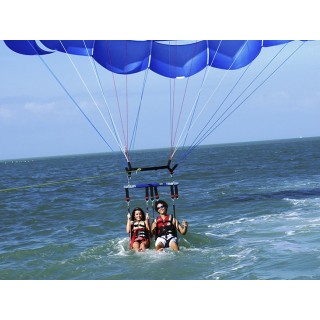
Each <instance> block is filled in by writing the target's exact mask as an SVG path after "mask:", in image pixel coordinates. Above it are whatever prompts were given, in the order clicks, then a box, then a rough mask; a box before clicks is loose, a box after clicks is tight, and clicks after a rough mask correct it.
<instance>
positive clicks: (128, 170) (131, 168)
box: [125, 160, 178, 176]
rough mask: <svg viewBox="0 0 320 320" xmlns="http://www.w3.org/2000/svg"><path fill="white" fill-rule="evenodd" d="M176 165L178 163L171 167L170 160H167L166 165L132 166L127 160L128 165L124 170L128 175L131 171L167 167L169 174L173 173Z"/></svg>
mask: <svg viewBox="0 0 320 320" xmlns="http://www.w3.org/2000/svg"><path fill="white" fill-rule="evenodd" d="M177 166H178V164H175V165H174V166H173V167H172V168H171V160H169V161H168V164H167V165H166V166H154V167H136V168H133V167H132V166H131V163H130V161H128V167H126V168H125V169H126V171H127V174H128V176H130V175H131V173H132V172H139V171H150V170H160V169H168V170H169V172H170V174H173V172H174V170H175V168H176V167H177Z"/></svg>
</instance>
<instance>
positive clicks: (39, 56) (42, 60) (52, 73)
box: [29, 42, 114, 151]
mask: <svg viewBox="0 0 320 320" xmlns="http://www.w3.org/2000/svg"><path fill="white" fill-rule="evenodd" d="M29 44H30V46H31V47H32V48H33V49H34V50H35V48H34V47H33V46H32V44H31V43H30V42H29ZM35 52H36V55H37V57H38V58H39V59H40V60H41V62H42V63H43V64H44V66H45V67H46V68H47V69H48V71H49V72H50V73H51V75H52V76H53V77H54V79H55V80H56V81H57V82H58V84H59V85H60V87H61V88H62V89H63V91H64V92H65V93H66V94H67V95H68V97H69V98H70V99H71V101H72V102H73V103H74V104H75V105H76V107H77V108H78V110H79V111H80V112H81V113H82V115H83V116H84V117H85V118H86V119H87V121H88V122H89V123H90V125H91V126H92V127H93V129H94V130H95V131H96V132H97V133H98V135H99V136H100V138H101V139H102V140H103V141H104V142H105V143H106V145H107V146H108V147H109V148H110V150H111V151H114V150H113V149H112V147H111V146H110V145H109V143H108V142H107V141H106V139H105V138H104V137H103V136H102V134H101V133H100V132H99V130H98V129H97V128H96V127H95V125H94V124H93V123H92V121H91V120H90V119H89V117H88V116H87V115H86V114H85V112H84V111H83V110H82V109H81V107H80V106H79V104H78V103H77V102H76V101H75V100H74V98H73V97H72V95H71V94H70V93H69V91H68V90H67V89H66V88H65V87H64V85H63V84H62V82H61V81H60V80H59V78H58V77H57V76H56V75H55V74H54V72H53V71H52V70H51V68H50V67H49V65H48V64H47V63H46V62H45V61H44V59H43V58H42V57H41V55H39V54H38V53H37V51H36V50H35Z"/></svg>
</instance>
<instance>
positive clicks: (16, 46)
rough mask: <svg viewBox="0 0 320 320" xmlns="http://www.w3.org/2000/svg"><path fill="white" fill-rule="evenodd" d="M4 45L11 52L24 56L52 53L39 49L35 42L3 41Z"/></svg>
mask: <svg viewBox="0 0 320 320" xmlns="http://www.w3.org/2000/svg"><path fill="white" fill-rule="evenodd" d="M4 43H5V44H6V45H7V47H8V48H10V49H11V50H12V51H14V52H17V53H20V54H25V55H38V54H40V55H43V54H49V53H52V51H45V50H43V49H41V48H40V47H39V46H38V44H37V43H36V41H35V40H4Z"/></svg>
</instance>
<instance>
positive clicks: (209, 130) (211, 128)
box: [179, 42, 305, 163]
mask: <svg viewBox="0 0 320 320" xmlns="http://www.w3.org/2000/svg"><path fill="white" fill-rule="evenodd" d="M304 44H305V42H303V43H302V44H301V45H300V46H299V47H298V48H296V49H295V50H294V51H293V52H292V53H291V54H290V55H289V56H288V57H287V58H286V59H285V60H284V61H283V62H282V63H281V64H280V65H279V66H278V67H277V68H275V69H274V70H273V71H272V72H271V73H270V74H269V75H268V76H267V77H266V78H265V79H264V80H263V81H262V82H261V83H260V84H259V85H258V86H257V87H256V88H255V89H254V90H253V91H252V92H251V93H250V94H249V95H248V96H247V97H246V98H245V99H244V100H242V101H241V102H240V103H239V104H238V105H237V106H236V107H235V108H234V109H233V110H232V111H230V113H229V114H227V116H226V117H225V118H223V119H222V121H220V122H219V123H218V124H217V125H216V126H214V125H215V124H216V123H217V122H218V121H219V120H220V119H221V117H222V116H223V115H224V114H225V113H226V112H227V111H228V110H229V109H230V108H231V106H232V105H233V104H234V102H235V101H236V100H238V98H239V97H238V98H237V99H236V100H234V101H233V103H232V104H231V105H230V106H229V108H228V109H227V110H226V111H225V112H224V113H223V115H222V116H221V117H220V118H219V119H218V120H217V121H216V122H215V123H214V124H213V125H212V126H211V127H210V128H209V129H208V130H207V131H206V133H205V134H204V135H203V136H202V137H201V139H199V140H198V141H197V142H196V143H194V144H192V145H191V146H190V147H189V148H188V150H187V151H186V152H185V154H184V155H182V156H181V157H180V159H179V163H181V162H182V161H183V160H185V158H186V157H187V156H188V155H189V154H190V153H191V151H192V150H194V149H195V148H196V146H198V145H199V144H200V143H201V142H203V141H204V140H205V139H206V138H207V137H208V136H209V135H210V134H212V132H213V131H214V130H216V129H217V128H218V127H219V126H220V125H221V124H222V123H223V122H224V121H225V120H226V119H227V118H229V117H230V116H231V115H232V114H233V113H234V112H235V111H236V110H237V109H238V108H239V107H240V106H241V105H242V104H243V103H244V102H245V101H246V100H247V99H248V98H249V97H250V96H252V94H253V93H254V92H256V91H257V90H258V89H259V88H260V87H261V86H262V85H263V84H264V83H265V82H266V81H267V80H268V79H270V77H271V76H273V75H274V74H275V72H276V71H278V70H279V68H281V67H282V66H283V65H284V64H285V62H287V61H288V60H289V59H290V58H291V57H292V56H293V55H294V54H295V53H296V52H297V51H298V50H299V49H300V48H301V47H302V46H303V45H304ZM286 45H287V44H286ZM286 45H285V46H284V47H283V48H281V50H280V51H279V52H278V53H277V54H276V56H278V55H279V53H280V52H281V51H282V50H283V49H284V48H285V47H286ZM276 56H275V57H276ZM275 57H274V58H273V59H272V60H271V61H270V62H269V63H268V64H267V66H269V65H270V63H271V62H272V61H273V60H274V59H275ZM267 66H266V67H267ZM266 67H265V68H264V69H263V70H262V71H264V70H265V69H266ZM259 75H261V72H260V73H259ZM259 75H258V76H259ZM258 76H257V77H258ZM257 77H256V78H257ZM256 78H255V79H256ZM251 84H252V82H251ZM251 84H250V85H251ZM247 88H248V87H247ZM247 88H246V89H247ZM246 89H245V90H246ZM245 90H244V91H245ZM241 95H242V93H241Z"/></svg>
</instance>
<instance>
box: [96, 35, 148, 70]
mask: <svg viewBox="0 0 320 320" xmlns="http://www.w3.org/2000/svg"><path fill="white" fill-rule="evenodd" d="M151 43H152V42H151V41H131V40H96V41H95V45H94V50H93V57H94V59H95V60H96V61H97V62H98V63H99V64H100V65H102V66H103V67H104V68H106V69H108V70H110V71H112V72H114V73H118V74H132V73H137V72H140V71H143V70H145V69H147V68H148V66H149V59H150V50H151Z"/></svg>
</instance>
